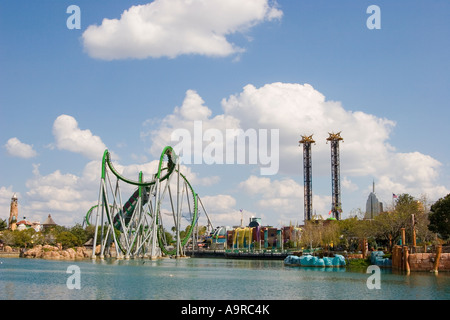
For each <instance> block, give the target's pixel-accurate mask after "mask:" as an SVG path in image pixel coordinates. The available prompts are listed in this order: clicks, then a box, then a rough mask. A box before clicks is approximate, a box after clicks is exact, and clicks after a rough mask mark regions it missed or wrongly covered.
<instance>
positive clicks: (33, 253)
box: [21, 245, 92, 260]
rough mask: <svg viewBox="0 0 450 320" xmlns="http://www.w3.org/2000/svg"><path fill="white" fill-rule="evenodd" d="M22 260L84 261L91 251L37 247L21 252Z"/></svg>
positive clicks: (46, 246)
mask: <svg viewBox="0 0 450 320" xmlns="http://www.w3.org/2000/svg"><path fill="white" fill-rule="evenodd" d="M21 256H22V257H24V258H42V259H53V260H60V259H61V260H76V259H85V258H89V257H91V256H92V250H90V249H86V248H85V247H77V248H69V249H64V250H63V249H62V248H61V247H59V246H58V247H57V246H51V245H44V246H42V245H37V246H35V247H33V248H31V249H28V250H26V251H23V252H22V254H21Z"/></svg>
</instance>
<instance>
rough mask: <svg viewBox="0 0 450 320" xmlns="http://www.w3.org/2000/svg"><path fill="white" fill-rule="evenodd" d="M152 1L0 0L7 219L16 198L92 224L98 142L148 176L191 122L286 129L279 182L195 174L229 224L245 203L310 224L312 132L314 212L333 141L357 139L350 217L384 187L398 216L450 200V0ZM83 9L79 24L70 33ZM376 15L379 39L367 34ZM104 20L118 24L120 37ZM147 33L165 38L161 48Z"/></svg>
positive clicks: (246, 172) (37, 212)
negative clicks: (409, 202)
mask: <svg viewBox="0 0 450 320" xmlns="http://www.w3.org/2000/svg"><path fill="white" fill-rule="evenodd" d="M222 2H223V1H222ZM149 3H150V2H149V1H46V0H43V1H39V2H36V1H20V0H19V1H12V0H5V1H2V2H1V3H0V128H1V129H0V146H1V148H0V158H1V163H2V165H1V167H0V209H1V213H0V218H7V217H8V214H9V201H10V198H11V196H12V194H13V193H17V194H18V195H19V215H21V216H26V217H27V218H29V219H30V220H38V221H43V220H44V219H45V218H46V216H47V215H48V214H49V213H50V214H52V216H53V217H54V219H55V221H56V222H57V223H60V224H63V225H73V224H75V223H78V222H81V219H82V217H83V215H84V213H85V212H86V211H87V210H88V209H89V206H90V204H91V203H93V204H95V203H96V199H97V196H98V195H97V192H98V185H99V183H100V181H99V177H98V178H97V177H96V176H95V175H96V174H97V175H99V174H100V172H99V171H100V168H99V166H98V162H99V161H100V160H101V156H102V152H103V150H102V148H103V147H107V148H108V149H110V150H111V151H112V152H114V155H115V156H116V157H117V158H116V159H117V161H118V163H120V164H121V165H123V166H125V167H126V166H132V165H135V164H136V165H138V164H139V165H142V166H145V164H149V163H150V162H152V161H153V160H155V159H157V158H158V152H157V151H156V150H159V149H161V148H160V146H162V145H166V144H171V143H172V144H174V142H171V141H170V132H173V131H174V130H176V129H179V128H182V127H183V126H189V125H191V124H192V123H193V121H194V120H201V121H203V124H204V126H209V127H212V128H217V129H218V130H225V129H227V128H228V125H231V124H230V123H234V126H238V127H239V128H242V129H244V130H247V129H255V130H258V129H260V128H268V129H278V130H280V141H279V143H280V154H279V157H280V170H279V172H278V173H277V174H276V175H272V176H261V175H260V171H259V168H258V166H257V165H250V164H248V165H237V164H235V165H206V164H201V165H199V164H192V165H187V168H186V170H188V171H189V173H190V174H191V175H192V179H191V182H192V183H193V186H194V189H195V190H196V191H197V192H198V193H199V194H200V196H201V197H202V199H204V202H205V204H207V211H208V213H209V214H210V215H211V218H212V220H213V223H214V224H216V225H221V224H229V225H232V224H238V223H239V221H240V213H239V209H244V213H245V215H246V216H245V218H246V219H247V218H248V217H249V216H250V215H255V216H259V217H262V219H263V223H267V224H272V225H275V226H280V225H287V224H289V223H290V221H292V222H299V223H302V220H303V173H302V152H301V148H300V147H299V146H298V140H300V135H302V134H307V135H310V134H314V137H315V138H316V141H317V143H316V145H315V146H313V170H314V171H313V193H314V196H315V198H314V200H313V206H314V209H315V210H316V212H317V213H320V214H322V215H324V216H326V215H327V214H328V211H329V208H330V206H331V199H330V195H331V176H330V168H329V166H330V156H329V145H327V144H326V141H325V138H326V136H328V134H327V132H331V131H341V130H342V136H343V138H344V143H343V144H342V145H341V180H342V182H341V185H342V206H343V210H344V212H343V217H347V216H348V215H350V214H352V212H354V210H355V209H358V208H361V209H363V210H364V208H365V202H366V199H367V195H368V193H369V192H370V191H371V186H372V181H373V180H375V183H376V186H377V189H376V192H377V195H378V197H379V199H380V200H381V201H383V202H384V203H385V204H386V205H390V204H392V198H391V195H392V193H410V194H411V195H413V196H415V197H418V198H419V197H421V196H422V195H426V196H427V198H428V199H429V201H430V202H432V201H435V200H437V199H438V198H440V197H442V196H445V195H446V194H447V193H449V192H450V191H449V190H450V185H449V182H448V181H450V180H449V178H450V161H449V155H450V154H449V148H448V147H447V144H448V142H447V136H448V133H449V129H448V126H447V121H448V119H449V118H450V111H449V108H448V101H450V93H449V90H448V88H449V87H450V58H449V57H450V40H449V39H450V27H449V24H448V14H449V12H450V3H449V2H448V1H407V2H406V1H357V2H356V1H331V0H327V1H325V0H324V1H313V2H312V1H290V0H278V1H277V2H273V1H269V2H267V1H264V0H255V1H246V3H247V4H251V5H252V6H254V7H252V8H251V9H248V8H244V7H245V6H243V5H240V6H239V5H235V4H233V1H229V2H225V3H222V6H223V7H221V8H220V9H218V8H217V7H214V6H215V5H219V4H220V2H217V3H216V2H214V1H211V2H210V4H209V6H207V7H205V8H200V9H201V10H205V11H204V12H206V13H207V14H204V15H200V17H199V16H198V15H197V13H198V12H199V10H196V11H194V10H193V9H192V7H190V6H188V5H186V3H185V2H184V1H181V0H180V1H174V0H173V1H164V0H158V1H155V2H154V3H152V5H153V6H151V5H150V4H149ZM195 3H196V2H195V1H194V4H195ZM241 3H242V1H241ZM72 4H75V5H77V6H78V7H79V8H80V17H81V29H68V28H67V26H66V22H67V20H68V18H69V17H70V16H71V14H70V13H69V14H68V13H67V12H66V11H67V8H68V7H69V6H70V5H72ZM138 5H143V7H141V8H143V9H145V10H146V11H145V10H144V11H141V12H137V11H136V10H134V9H135V8H137V7H136V6H138ZM370 5H378V6H379V8H380V12H381V16H380V17H381V29H373V30H370V29H368V28H367V26H366V21H367V19H368V18H369V17H370V15H371V14H368V13H366V10H367V8H368V7H369V6H370ZM157 6H158V8H159V11H157V10H155V8H157ZM198 8H199V7H198ZM198 8H197V9H198ZM256 9H258V10H261V12H262V14H261V15H257V14H256V13H255V12H259V11H258V10H256ZM126 10H127V11H128V12H130V17H131V18H130V19H131V20H130V21H133V23H132V24H126V23H125V18H124V17H125V15H122V14H123V13H124V12H125V11H126ZM133 10H134V11H133ZM143 12H144V13H145V14H144V13H143ZM158 12H159V13H158ZM180 12H183V13H184V15H183V16H182V18H180V16H177V14H180ZM131 13H133V14H131ZM174 17H175V18H176V19H174ZM208 17H212V18H211V19H207V18H208ZM138 18H139V19H138ZM104 19H118V20H117V22H118V24H117V29H116V33H113V34H112V36H111V38H108V36H109V35H110V34H109V33H108V32H110V31H111V30H109V29H107V28H106V24H107V22H108V20H104ZM239 19H240V20H239ZM105 21H106V22H105ZM109 21H111V20H109ZM161 21H166V22H165V23H163V22H161ZM236 21H237V22H236ZM131 25H132V27H130V26H131ZM95 26H97V27H95ZM151 27H152V28H153V27H159V28H162V29H159V30H163V31H160V32H159V33H156V35H153V37H149V34H150V32H149V30H152V29H151ZM164 28H166V29H164ZM117 30H118V31H117ZM133 30H134V31H136V33H132V32H131V31H133ZM130 32H131V33H130ZM166 32H167V34H168V35H166V36H165V37H164V35H165V34H166ZM105 39H106V40H105ZM108 39H109V40H108ZM139 41H140V43H145V45H144V46H141V47H139V46H135V44H136V43H139ZM222 45H223V47H222ZM95 50H97V51H95ZM102 50H103V51H102ZM94 52H100V53H97V54H96V53H94ZM174 52H175V53H174ZM106 54H108V56H106ZM111 57H113V58H112V60H111ZM268 102H270V103H268ZM196 104H197V105H196ZM176 108H178V110H181V111H182V110H189V112H190V113H189V114H190V116H189V118H186V117H183V116H182V112H181V113H180V112H179V113H177V111H176ZM200 111H202V112H203V113H202V112H200ZM205 113H206V114H207V116H205ZM63 115H65V116H63ZM196 116H198V118H196ZM222 118H226V119H229V120H230V121H231V122H229V123H228V122H225V121H221V119H222ZM233 121H234V122H233ZM236 123H238V124H236ZM69 124H72V125H73V126H72V127H70V126H69ZM56 127H58V128H59V130H58V129H55V128H56ZM77 134H78V135H77ZM83 134H84V135H87V136H88V140H86V141H82V140H80V139H81V136H82V135H83ZM13 138H15V139H13ZM64 139H65V140H64ZM64 141H66V142H67V141H68V142H67V143H64ZM83 143H85V144H86V145H83ZM90 150H93V151H92V152H90ZM88 151H89V152H88ZM97 152H98V156H96V154H97Z"/></svg>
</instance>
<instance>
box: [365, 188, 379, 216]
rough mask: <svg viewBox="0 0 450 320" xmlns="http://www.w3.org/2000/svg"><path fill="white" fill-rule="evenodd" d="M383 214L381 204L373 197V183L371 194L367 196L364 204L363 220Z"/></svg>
mask: <svg viewBox="0 0 450 320" xmlns="http://www.w3.org/2000/svg"><path fill="white" fill-rule="evenodd" d="M380 212H383V204H382V203H381V202H380V201H378V198H377V196H376V195H375V181H374V182H373V185H372V192H371V193H370V194H369V197H368V198H367V202H366V214H365V215H364V219H373V218H375V217H376V216H377V215H379V214H380Z"/></svg>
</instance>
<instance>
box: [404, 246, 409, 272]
mask: <svg viewBox="0 0 450 320" xmlns="http://www.w3.org/2000/svg"><path fill="white" fill-rule="evenodd" d="M408 256H409V253H408V247H407V246H403V268H404V269H403V270H405V271H406V273H407V274H409V272H410V271H411V270H410V268H409V261H408Z"/></svg>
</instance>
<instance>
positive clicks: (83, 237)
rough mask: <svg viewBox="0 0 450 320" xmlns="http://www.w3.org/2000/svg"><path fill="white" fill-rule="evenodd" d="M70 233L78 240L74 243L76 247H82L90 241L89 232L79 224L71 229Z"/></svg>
mask: <svg viewBox="0 0 450 320" xmlns="http://www.w3.org/2000/svg"><path fill="white" fill-rule="evenodd" d="M69 231H70V233H72V234H73V235H74V236H75V237H76V238H77V240H76V241H75V243H74V244H75V245H76V246H82V245H83V244H84V243H85V242H86V241H87V240H89V239H88V232H87V230H86V229H84V228H83V227H82V226H81V224H79V223H77V224H76V225H75V226H73V227H72V228H70V229H69Z"/></svg>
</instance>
